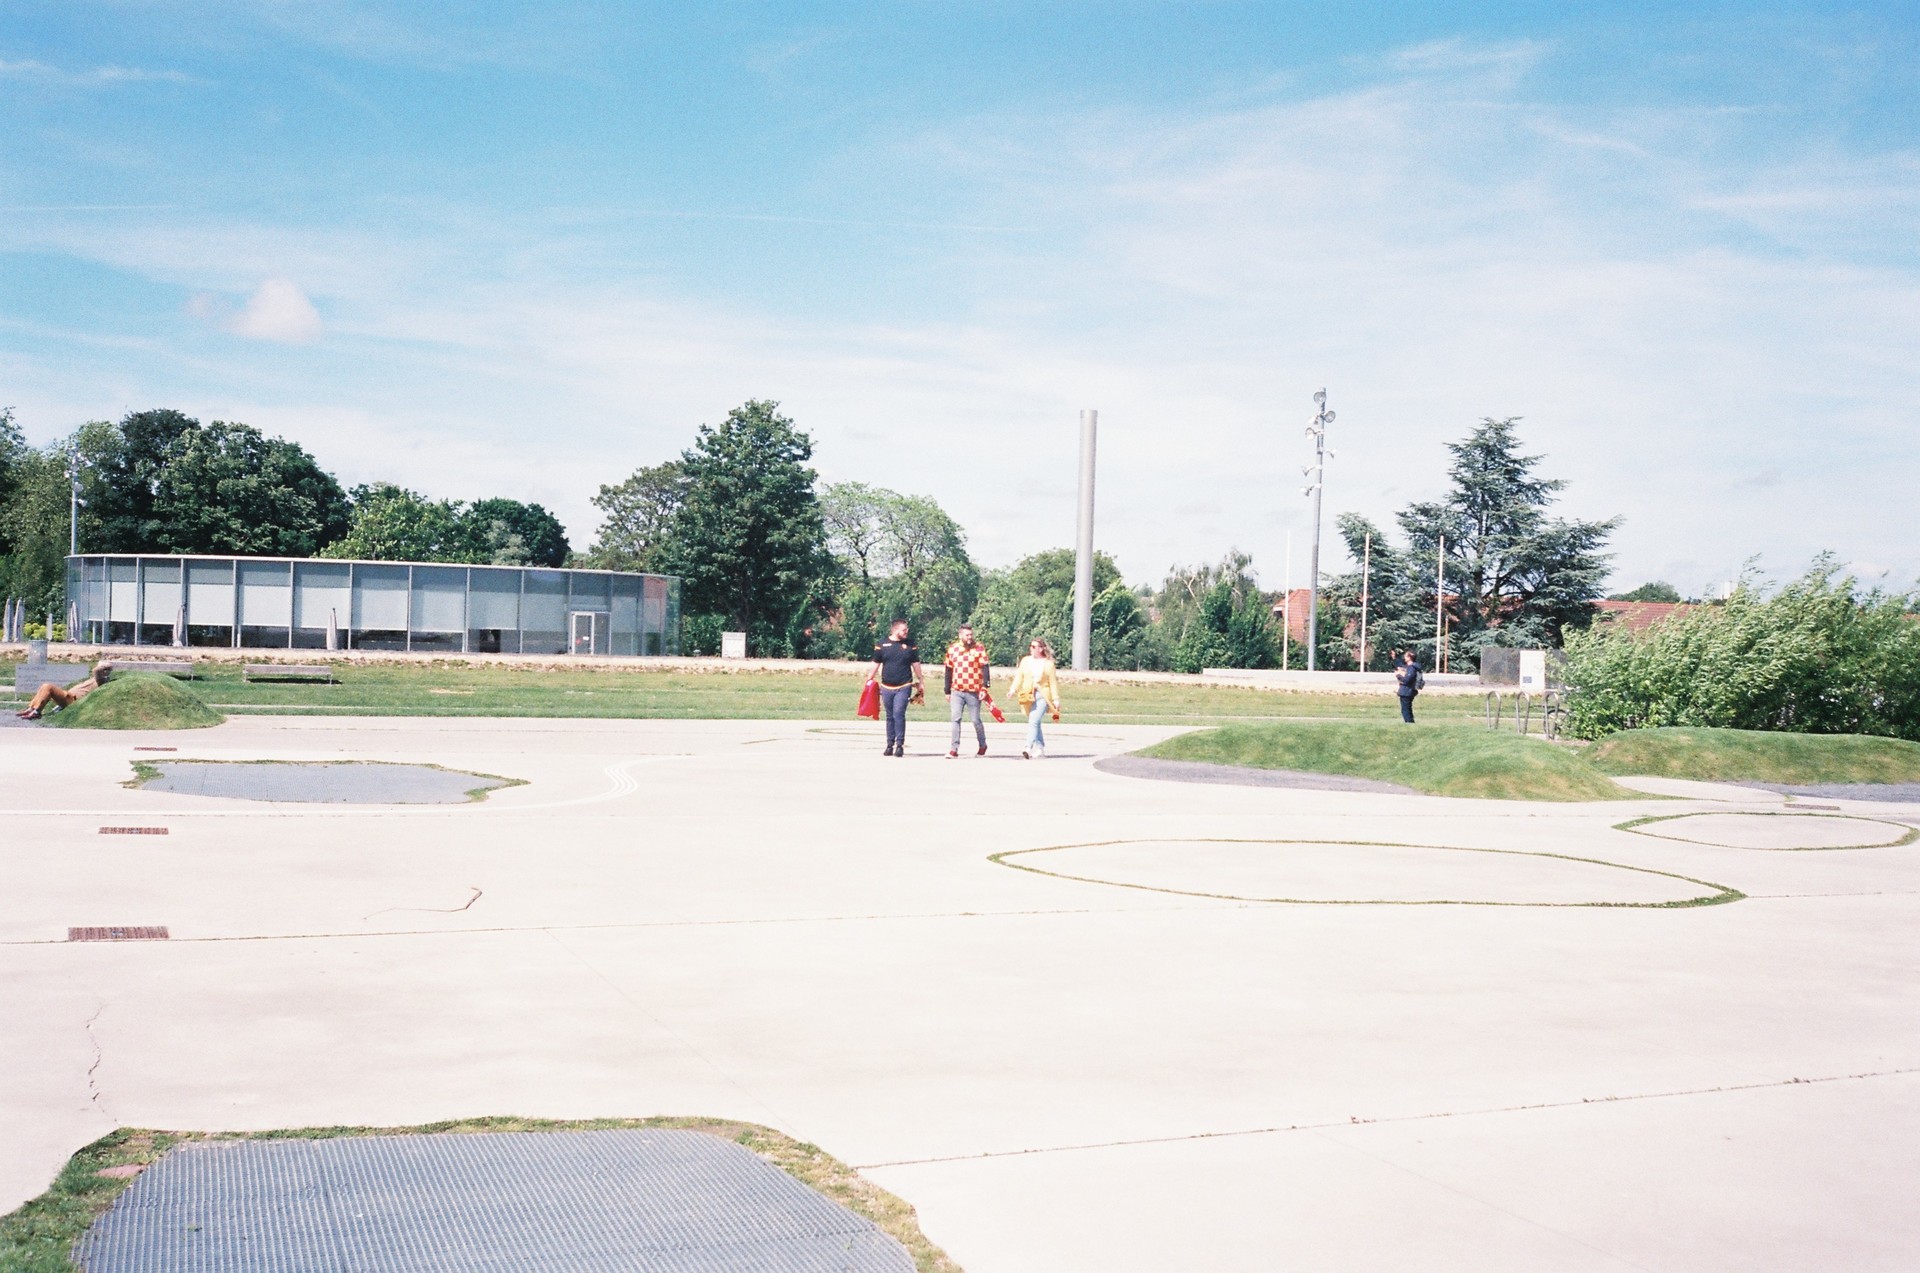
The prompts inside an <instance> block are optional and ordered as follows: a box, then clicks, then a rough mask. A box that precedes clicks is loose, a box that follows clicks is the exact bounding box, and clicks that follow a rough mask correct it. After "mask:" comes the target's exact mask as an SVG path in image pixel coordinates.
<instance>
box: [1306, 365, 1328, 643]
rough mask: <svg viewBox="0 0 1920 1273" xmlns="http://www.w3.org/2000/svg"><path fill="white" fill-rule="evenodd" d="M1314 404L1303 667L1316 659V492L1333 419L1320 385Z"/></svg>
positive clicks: (1310, 431)
mask: <svg viewBox="0 0 1920 1273" xmlns="http://www.w3.org/2000/svg"><path fill="white" fill-rule="evenodd" d="M1313 401H1314V405H1315V406H1317V407H1318V408H1319V409H1320V413H1319V414H1318V415H1316V416H1314V417H1313V423H1312V424H1310V425H1308V426H1307V436H1308V437H1310V438H1312V439H1313V467H1312V468H1310V469H1306V470H1304V472H1306V473H1308V474H1311V475H1312V477H1313V485H1312V486H1309V487H1308V488H1307V489H1306V491H1305V492H1304V493H1305V494H1308V495H1311V496H1313V556H1312V557H1311V558H1310V559H1309V560H1308V563H1307V671H1309V672H1312V671H1316V670H1318V668H1319V659H1320V492H1321V490H1322V489H1323V488H1324V487H1325V486H1326V484H1327V456H1328V455H1329V454H1330V453H1329V452H1328V450H1327V426H1328V425H1330V424H1332V423H1333V412H1331V411H1329V410H1327V391H1326V390H1325V389H1321V390H1320V391H1319V392H1318V393H1316V394H1314V395H1313Z"/></svg>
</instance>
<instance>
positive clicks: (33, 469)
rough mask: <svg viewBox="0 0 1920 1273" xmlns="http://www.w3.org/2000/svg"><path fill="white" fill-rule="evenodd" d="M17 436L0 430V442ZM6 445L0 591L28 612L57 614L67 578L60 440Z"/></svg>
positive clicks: (0, 518)
mask: <svg viewBox="0 0 1920 1273" xmlns="http://www.w3.org/2000/svg"><path fill="white" fill-rule="evenodd" d="M17 436H18V435H17V434H11V435H8V434H6V433H4V432H0V442H10V441H11V440H12V438H13V437H17ZM7 449H8V461H7V468H6V479H5V480H6V491H5V498H4V499H0V550H4V552H5V556H4V557H0V595H4V596H7V597H19V598H21V599H23V600H25V601H26V603H27V610H28V613H29V614H32V615H44V614H46V613H47V612H48V611H56V612H57V611H59V610H60V609H61V608H62V603H63V598H64V596H65V593H66V577H67V570H66V555H67V514H68V503H67V500H68V482H67V453H66V444H65V443H56V444H55V445H53V446H49V447H47V448H46V449H45V450H34V449H33V448H31V447H27V446H25V445H24V444H23V445H21V446H19V447H17V448H16V447H8V448H7ZM82 515H83V517H84V516H85V515H86V510H84V509H83V510H82Z"/></svg>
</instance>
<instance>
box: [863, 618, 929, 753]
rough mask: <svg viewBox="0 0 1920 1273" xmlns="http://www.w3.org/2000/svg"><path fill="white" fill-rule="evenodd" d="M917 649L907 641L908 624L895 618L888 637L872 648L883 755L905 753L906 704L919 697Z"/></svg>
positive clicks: (872, 677) (919, 675)
mask: <svg viewBox="0 0 1920 1273" xmlns="http://www.w3.org/2000/svg"><path fill="white" fill-rule="evenodd" d="M920 677H921V672H920V647H919V646H917V645H915V644H914V643H913V642H911V641H909V640H907V621H906V620H905V619H895V620H894V621H893V626H892V627H891V628H890V629H889V633H888V637H887V639H886V640H885V641H882V642H881V643H880V644H879V645H876V646H874V647H873V672H872V673H871V674H870V675H869V676H868V677H867V680H868V681H870V682H876V681H877V682H878V683H879V685H880V714H881V715H883V716H885V717H886V718H887V749H886V751H884V752H882V753H881V754H882V755H886V756H904V755H906V754H907V704H908V703H911V702H914V701H916V700H917V699H919V698H920V697H921V694H922V689H921V681H920Z"/></svg>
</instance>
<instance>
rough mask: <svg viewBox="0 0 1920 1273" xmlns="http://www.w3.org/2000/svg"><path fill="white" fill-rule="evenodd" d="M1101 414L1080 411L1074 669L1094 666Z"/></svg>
mask: <svg viewBox="0 0 1920 1273" xmlns="http://www.w3.org/2000/svg"><path fill="white" fill-rule="evenodd" d="M1099 430H1100V413H1099V412H1098V411H1093V410H1086V411H1082V412H1081V413H1080V526H1079V531H1080V534H1079V542H1078V544H1077V545H1076V550H1075V553H1074V560H1073V670H1074V671H1076V672H1084V671H1086V670H1088V669H1089V668H1091V667H1092V666H1093V452H1094V442H1095V435H1096V434H1097V433H1098V432H1099Z"/></svg>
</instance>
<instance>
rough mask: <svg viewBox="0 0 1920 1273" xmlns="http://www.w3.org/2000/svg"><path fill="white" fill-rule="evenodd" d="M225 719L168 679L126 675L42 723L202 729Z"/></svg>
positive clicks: (154, 675)
mask: <svg viewBox="0 0 1920 1273" xmlns="http://www.w3.org/2000/svg"><path fill="white" fill-rule="evenodd" d="M225 719H226V717H224V716H222V715H221V714H220V713H219V712H216V711H214V710H213V709H212V708H211V707H208V706H207V705H206V704H205V703H203V702H201V701H200V700H199V699H197V698H195V697H194V696H193V692H192V691H191V690H189V689H187V687H186V686H184V685H182V684H180V682H178V681H176V680H174V679H173V678H172V677H171V676H161V675H159V674H157V673H154V672H128V673H124V674H122V675H118V676H115V677H114V678H113V679H112V680H110V681H108V682H107V683H106V684H105V685H102V686H101V687H100V688H99V689H97V690H95V691H94V692H93V693H91V694H89V695H87V696H86V697H85V698H83V699H81V700H80V701H79V702H78V703H75V704H74V705H73V706H72V707H69V708H67V709H66V710H65V711H60V712H54V713H53V714H52V715H50V716H48V717H47V718H46V721H47V724H49V725H54V726H58V727H59V728H62V729H205V728H206V727H207V726H209V725H218V724H219V723H220V722H221V721H223V720H225Z"/></svg>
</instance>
